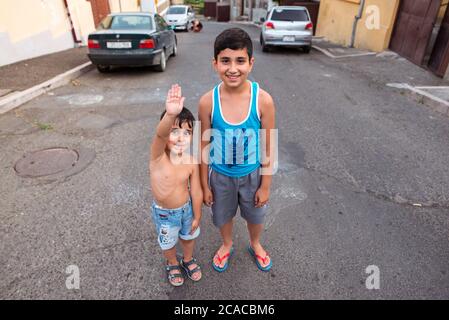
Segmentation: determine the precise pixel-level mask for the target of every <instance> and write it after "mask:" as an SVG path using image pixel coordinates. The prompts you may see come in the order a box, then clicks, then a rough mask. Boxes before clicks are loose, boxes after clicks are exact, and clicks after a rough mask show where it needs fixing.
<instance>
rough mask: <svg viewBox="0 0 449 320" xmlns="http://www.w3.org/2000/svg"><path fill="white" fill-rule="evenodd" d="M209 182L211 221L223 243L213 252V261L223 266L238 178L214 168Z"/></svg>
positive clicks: (228, 241) (233, 213) (234, 208)
mask: <svg viewBox="0 0 449 320" xmlns="http://www.w3.org/2000/svg"><path fill="white" fill-rule="evenodd" d="M209 184H210V187H211V190H212V193H213V194H214V203H213V205H212V213H213V215H212V221H213V223H214V225H215V226H216V227H217V228H219V229H220V235H221V238H222V241H223V244H222V245H221V247H220V248H219V249H218V251H217V252H216V253H215V256H214V259H213V263H214V265H215V266H217V267H219V268H223V267H224V266H225V264H226V262H227V261H228V259H229V256H228V257H227V258H223V257H225V256H226V255H227V254H230V252H231V248H232V227H233V218H234V216H235V215H236V212H237V206H238V179H236V178H232V177H228V176H225V175H222V174H220V173H218V172H216V171H214V170H212V171H211V173H210V176H209Z"/></svg>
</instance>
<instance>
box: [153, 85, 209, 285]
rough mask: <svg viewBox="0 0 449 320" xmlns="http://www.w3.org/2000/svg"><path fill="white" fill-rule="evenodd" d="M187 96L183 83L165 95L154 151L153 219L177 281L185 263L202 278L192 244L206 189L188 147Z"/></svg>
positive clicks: (188, 271)
mask: <svg viewBox="0 0 449 320" xmlns="http://www.w3.org/2000/svg"><path fill="white" fill-rule="evenodd" d="M184 100H185V98H184V97H182V94H181V87H179V86H178V85H173V86H172V87H171V89H170V90H169V92H168V95H167V100H166V103H165V111H164V113H163V114H162V116H161V121H160V122H159V124H158V126H157V129H156V136H155V137H154V140H153V143H152V145H151V155H150V181H151V188H152V193H153V197H154V201H153V205H152V211H153V221H154V224H155V226H156V231H157V234H158V242H159V245H160V247H161V249H162V250H163V253H164V256H165V258H166V259H167V265H166V271H167V277H168V280H169V282H170V284H172V285H173V286H180V285H182V284H183V283H184V277H183V275H182V272H181V267H182V268H183V269H184V270H185V272H186V274H187V276H188V277H189V278H190V279H192V280H193V281H199V280H200V279H201V270H200V267H199V266H198V264H197V263H196V259H195V258H193V248H194V243H195V242H194V239H195V238H197V237H198V235H199V233H200V228H199V225H200V220H201V205H202V202H203V194H202V190H201V184H200V178H199V168H198V165H197V164H195V161H193V159H192V156H191V155H190V154H187V153H186V151H187V149H188V148H189V147H190V142H191V139H192V129H193V123H194V121H195V118H194V117H193V115H192V113H191V112H190V111H189V110H188V109H186V108H184V107H183V104H184ZM189 182H190V192H189ZM192 211H193V212H192ZM178 238H179V239H181V245H182V248H183V251H184V256H183V258H182V259H181V262H180V263H179V262H178V261H177V258H176V247H175V245H176V243H177V242H178Z"/></svg>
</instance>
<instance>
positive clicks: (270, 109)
mask: <svg viewBox="0 0 449 320" xmlns="http://www.w3.org/2000/svg"><path fill="white" fill-rule="evenodd" d="M260 98H261V99H260V102H259V108H260V121H261V127H262V129H265V150H266V157H267V159H266V160H268V161H264V163H263V164H262V169H263V171H264V174H263V175H262V176H261V183H260V187H259V189H258V190H257V192H256V195H255V199H254V205H255V207H256V208H260V207H262V206H264V205H265V204H266V203H267V202H268V199H269V197H270V187H271V181H272V178H273V166H274V161H273V157H272V156H274V154H272V153H273V152H276V151H274V150H275V148H276V146H274V145H273V144H274V143H275V141H271V134H270V131H271V130H272V129H275V123H276V119H275V107H274V101H273V98H272V97H271V96H270V95H269V94H268V93H267V92H265V91H263V90H261V97H260Z"/></svg>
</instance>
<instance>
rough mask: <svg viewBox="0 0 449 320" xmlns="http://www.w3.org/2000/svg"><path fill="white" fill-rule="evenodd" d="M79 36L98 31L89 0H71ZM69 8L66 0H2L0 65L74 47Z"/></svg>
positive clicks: (70, 6) (84, 39) (74, 21)
mask: <svg viewBox="0 0 449 320" xmlns="http://www.w3.org/2000/svg"><path fill="white" fill-rule="evenodd" d="M67 3H68V5H69V10H70V13H71V16H72V21H73V26H74V30H75V32H76V35H77V38H78V39H79V40H83V41H84V43H85V41H86V39H87V35H88V34H89V32H91V31H93V30H94V23H93V17H92V9H91V6H90V3H89V2H88V1H86V0H68V1H67ZM73 47H74V42H73V37H72V32H71V26H70V22H69V18H68V16H67V11H66V8H65V5H64V1H62V0H0V48H1V54H0V65H5V64H10V63H13V62H16V61H20V60H24V59H29V58H33V57H36V56H40V55H44V54H48V53H53V52H57V51H62V50H65V49H69V48H73Z"/></svg>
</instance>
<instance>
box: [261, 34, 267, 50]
mask: <svg viewBox="0 0 449 320" xmlns="http://www.w3.org/2000/svg"><path fill="white" fill-rule="evenodd" d="M260 45H261V46H262V51H263V52H268V46H267V45H266V44H265V41H263V37H262V35H260Z"/></svg>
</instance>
